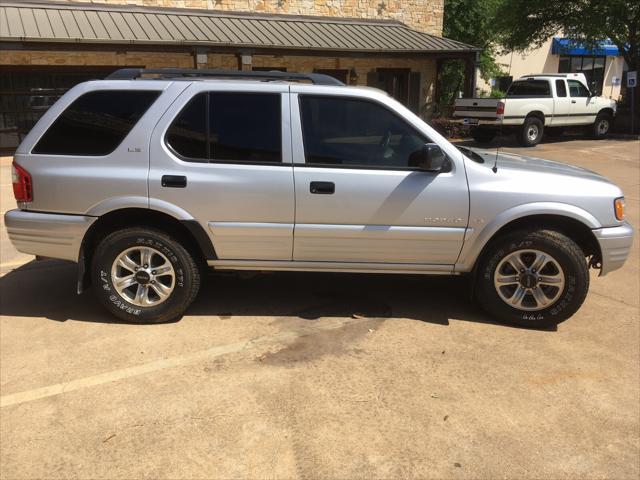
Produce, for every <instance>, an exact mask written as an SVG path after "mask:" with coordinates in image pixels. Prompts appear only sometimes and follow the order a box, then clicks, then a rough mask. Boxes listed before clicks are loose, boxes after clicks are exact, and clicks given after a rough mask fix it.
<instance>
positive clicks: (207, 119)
mask: <svg viewBox="0 0 640 480" xmlns="http://www.w3.org/2000/svg"><path fill="white" fill-rule="evenodd" d="M211 93H229V94H245V95H277V96H278V97H279V99H280V110H279V113H280V161H279V162H260V161H257V160H224V159H214V158H211V151H210V149H211V142H210V137H211V127H210V115H209V108H210V98H211ZM200 95H206V103H205V128H206V139H207V140H206V144H207V147H206V149H207V156H208V157H209V158H193V157H187V156H184V155H182V154H181V153H179V152H178V151H177V150H176V149H175V148H173V146H172V145H171V144H170V143H169V139H168V138H167V137H168V136H169V130H170V129H171V127H172V126H173V123H174V122H175V121H176V119H177V118H178V117H179V116H180V115H181V114H182V112H184V111H185V110H186V109H187V108H189V106H190V105H191V102H193V101H194V100H195V99H196V98H197V97H198V96H200ZM282 125H283V121H282V92H260V91H255V92H254V91H249V92H247V91H236V90H201V91H199V92H196V93H195V94H194V95H192V96H191V98H189V100H187V102H186V103H185V104H184V105H183V106H182V108H181V109H180V110H179V111H178V113H176V114H175V115H174V116H173V117H171V120H170V121H169V122H168V124H167V127H166V129H165V131H164V134H163V135H162V143H163V144H164V146H165V147H166V148H167V149H168V150H169V151H170V152H171V153H172V154H173V155H174V156H175V157H176V158H178V159H179V160H181V161H183V162H187V163H199V164H201V165H209V164H215V165H218V164H220V165H267V166H276V167H277V166H283V167H290V166H292V165H291V163H287V162H285V161H284V157H285V155H284V153H285V152H284V138H283V135H282Z"/></svg>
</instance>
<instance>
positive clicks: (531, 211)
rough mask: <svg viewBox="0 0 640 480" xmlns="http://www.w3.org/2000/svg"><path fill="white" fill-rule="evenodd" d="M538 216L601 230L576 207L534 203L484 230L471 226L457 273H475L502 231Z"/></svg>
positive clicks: (512, 211)
mask: <svg viewBox="0 0 640 480" xmlns="http://www.w3.org/2000/svg"><path fill="white" fill-rule="evenodd" d="M535 215H555V216H558V217H566V218H571V219H573V220H577V221H579V222H581V223H583V224H584V225H585V226H587V227H588V228H589V229H591V230H593V229H596V228H601V227H602V225H601V224H600V222H599V221H598V220H597V219H596V218H595V217H594V216H593V215H591V214H590V213H589V212H587V211H586V210H584V209H582V208H580V207H576V206H575V205H571V204H567V203H557V202H535V203H527V204H522V205H518V206H515V207H511V208H509V209H507V210H504V211H503V212H501V213H500V214H498V215H496V217H495V218H494V219H493V220H492V221H491V222H489V223H488V224H486V225H485V226H484V227H480V228H478V227H475V226H474V225H472V224H470V225H469V228H468V229H467V232H466V234H465V240H464V245H463V246H462V250H461V251H460V255H459V256H458V261H457V262H456V264H455V266H454V272H470V271H471V270H473V268H474V266H475V264H476V262H477V260H478V258H479V257H480V254H481V253H482V251H483V250H484V248H485V247H486V245H487V244H488V243H489V242H490V241H491V240H492V239H493V238H494V236H495V235H496V233H498V231H500V229H501V228H503V227H504V226H506V225H508V224H509V223H511V222H513V221H515V220H519V219H522V218H525V217H531V216H535Z"/></svg>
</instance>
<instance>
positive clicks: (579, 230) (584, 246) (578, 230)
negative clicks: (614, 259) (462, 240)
mask: <svg viewBox="0 0 640 480" xmlns="http://www.w3.org/2000/svg"><path fill="white" fill-rule="evenodd" d="M537 229H543V230H554V231H556V232H560V233H562V234H563V235H566V236H567V237H569V238H570V239H571V240H573V241H574V242H576V244H577V245H578V246H579V247H580V249H581V250H582V251H583V252H584V255H585V257H592V256H593V257H594V258H595V259H596V260H597V261H600V260H601V258H602V257H601V252H600V245H599V244H598V241H597V240H596V237H595V235H594V234H593V232H592V231H591V229H590V228H589V227H588V226H587V225H585V224H584V223H582V222H581V221H579V220H576V219H574V218H571V217H565V216H562V215H531V216H528V217H522V218H518V219H516V220H513V221H511V222H509V223H507V224H506V225H504V226H503V227H502V228H500V230H498V231H497V232H496V233H495V234H494V235H493V236H492V237H491V240H489V241H488V242H487V245H485V247H484V249H486V248H487V246H488V245H489V244H490V243H491V242H492V241H493V240H494V239H496V238H498V237H500V236H502V235H505V234H507V233H511V232H514V231H516V230H537ZM484 249H483V251H482V254H484ZM482 254H481V256H480V258H481V257H482Z"/></svg>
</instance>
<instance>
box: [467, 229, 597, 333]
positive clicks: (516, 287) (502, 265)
mask: <svg viewBox="0 0 640 480" xmlns="http://www.w3.org/2000/svg"><path fill="white" fill-rule="evenodd" d="M479 268H480V270H479V272H478V285H477V292H478V299H479V300H480V303H481V304H482V306H483V307H484V309H485V310H486V311H487V312H488V313H489V314H491V315H492V316H494V318H496V319H498V320H500V321H502V322H505V323H510V324H515V325H520V326H525V327H531V328H548V327H550V326H553V325H557V324H558V323H560V322H563V321H564V320H566V319H567V318H569V317H571V315H573V314H574V313H575V312H576V311H577V310H578V309H579V308H580V306H581V305H582V302H583V301H584V299H585V297H586V295H587V291H588V290H589V270H588V266H587V262H586V260H585V256H584V253H583V252H582V250H581V249H580V247H579V246H578V245H577V244H576V243H575V242H574V241H573V240H571V239H570V238H568V237H566V236H565V235H563V234H561V233H559V232H555V231H552V230H536V231H530V232H528V231H518V232H513V233H510V234H507V235H505V236H503V237H500V238H498V239H496V240H495V241H493V242H492V243H491V244H490V245H489V247H488V250H487V252H486V254H485V255H484V257H483V259H482V261H481V263H480V265H479Z"/></svg>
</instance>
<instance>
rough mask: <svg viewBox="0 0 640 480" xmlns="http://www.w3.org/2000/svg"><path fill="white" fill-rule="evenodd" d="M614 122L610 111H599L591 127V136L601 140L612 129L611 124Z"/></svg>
mask: <svg viewBox="0 0 640 480" xmlns="http://www.w3.org/2000/svg"><path fill="white" fill-rule="evenodd" d="M612 123H613V118H612V117H611V115H609V114H608V113H599V114H598V116H597V117H596V121H595V122H593V125H591V126H590V127H589V129H588V130H589V131H588V132H587V133H589V134H590V135H591V137H593V138H595V139H596V140H600V139H603V138H605V137H606V136H607V135H608V134H609V130H611V124H612Z"/></svg>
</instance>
